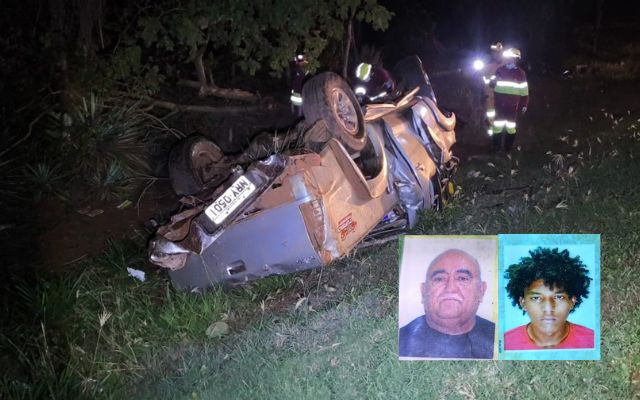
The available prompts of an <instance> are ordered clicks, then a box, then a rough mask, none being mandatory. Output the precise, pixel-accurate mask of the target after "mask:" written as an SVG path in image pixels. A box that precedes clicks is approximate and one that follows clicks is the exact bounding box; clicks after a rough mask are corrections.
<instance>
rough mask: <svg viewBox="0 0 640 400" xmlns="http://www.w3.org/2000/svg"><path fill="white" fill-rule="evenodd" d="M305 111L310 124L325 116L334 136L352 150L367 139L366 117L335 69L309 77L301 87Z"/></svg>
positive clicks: (362, 146) (363, 143)
mask: <svg viewBox="0 0 640 400" xmlns="http://www.w3.org/2000/svg"><path fill="white" fill-rule="evenodd" d="M302 98H303V103H302V112H303V114H304V118H305V120H306V121H307V123H308V124H309V125H311V124H313V123H314V122H316V121H317V120H319V119H323V120H324V122H325V124H326V125H327V128H328V129H329V132H330V133H331V135H332V136H334V137H335V138H337V139H338V140H340V142H341V143H342V144H343V145H344V146H345V147H346V148H347V150H349V151H350V152H358V151H360V150H362V149H363V148H364V146H365V144H366V142H367V135H366V132H365V129H364V117H363V115H362V109H361V108H360V105H359V104H358V100H357V99H356V95H355V94H354V93H353V91H352V90H351V87H349V84H348V83H347V82H346V81H345V80H344V79H342V78H341V77H340V75H337V74H335V73H333V72H324V73H322V74H319V75H316V76H314V77H313V78H311V79H309V80H308V81H307V83H305V85H304V87H303V88H302Z"/></svg>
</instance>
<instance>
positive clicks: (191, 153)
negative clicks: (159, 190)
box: [169, 136, 231, 196]
mask: <svg viewBox="0 0 640 400" xmlns="http://www.w3.org/2000/svg"><path fill="white" fill-rule="evenodd" d="M223 158H224V154H223V153H222V150H220V148H219V147H218V146H216V144H215V143H213V142H212V141H210V140H208V139H207V138H205V137H202V136H191V137H188V138H186V139H183V140H181V141H179V142H178V143H177V144H176V145H175V146H174V147H173V148H172V149H171V152H170V153H169V178H170V180H171V186H172V187H173V190H174V191H175V192H176V194H178V195H180V196H185V195H192V194H196V193H199V192H201V191H203V190H204V189H206V188H209V187H212V186H214V185H215V186H217V185H218V184H220V183H221V182H222V181H224V180H225V179H226V178H227V177H228V176H229V174H230V173H231V172H230V170H229V168H228V166H227V165H224V164H223V163H222V160H223Z"/></svg>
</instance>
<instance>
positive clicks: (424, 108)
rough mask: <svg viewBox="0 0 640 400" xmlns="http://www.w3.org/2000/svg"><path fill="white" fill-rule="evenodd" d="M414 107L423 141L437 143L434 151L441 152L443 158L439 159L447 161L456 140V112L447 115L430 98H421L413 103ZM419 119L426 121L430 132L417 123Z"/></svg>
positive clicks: (414, 116) (435, 152)
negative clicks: (449, 115)
mask: <svg viewBox="0 0 640 400" xmlns="http://www.w3.org/2000/svg"><path fill="white" fill-rule="evenodd" d="M412 109H413V118H414V121H415V122H416V127H417V128H418V130H419V131H420V132H419V133H420V136H421V138H422V140H423V142H424V143H425V144H426V145H429V144H430V143H435V145H437V149H434V150H435V151H433V153H434V154H441V160H438V161H439V162H442V163H443V164H444V163H447V162H448V161H449V160H450V159H451V156H452V154H451V146H453V144H454V143H455V142H456V134H455V131H454V130H453V129H454V127H455V124H456V118H455V114H452V116H451V117H445V116H444V115H443V114H442V112H440V110H439V109H438V106H437V105H436V103H435V102H433V101H432V100H431V99H428V98H425V99H421V101H419V102H418V103H416V104H415V105H413V107H412ZM418 119H421V120H422V121H423V122H424V124H425V125H426V128H427V130H428V132H425V131H424V126H421V125H422V124H417V121H418ZM427 133H428V136H427Z"/></svg>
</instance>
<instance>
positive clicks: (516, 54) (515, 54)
mask: <svg viewBox="0 0 640 400" xmlns="http://www.w3.org/2000/svg"><path fill="white" fill-rule="evenodd" d="M502 57H504V58H507V59H514V58H520V57H521V55H520V50H518V49H516V48H515V47H512V48H510V49H507V50H505V51H504V52H503V53H502Z"/></svg>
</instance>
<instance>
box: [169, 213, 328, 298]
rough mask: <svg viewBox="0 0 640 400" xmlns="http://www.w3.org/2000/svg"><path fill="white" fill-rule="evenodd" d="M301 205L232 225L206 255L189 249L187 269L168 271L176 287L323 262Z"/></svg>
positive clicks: (242, 278) (228, 280)
mask: <svg viewBox="0 0 640 400" xmlns="http://www.w3.org/2000/svg"><path fill="white" fill-rule="evenodd" d="M302 203H304V201H293V202H291V203H288V204H284V205H282V206H280V207H275V208H273V209H270V210H269V211H268V212H262V213H257V214H255V215H253V216H250V217H248V218H245V219H243V220H242V221H240V222H238V223H235V224H232V225H230V226H229V227H227V228H226V229H225V230H224V232H223V233H222V234H221V235H220V236H219V237H217V239H216V240H215V241H213V242H212V243H211V245H210V246H208V247H207V249H206V250H205V251H204V252H203V253H202V254H194V253H190V254H189V256H188V258H187V260H186V265H185V267H184V268H182V269H179V270H175V271H171V272H170V275H171V280H172V281H173V284H174V286H176V288H178V289H192V288H195V287H199V288H203V287H207V286H210V285H212V284H213V283H215V282H225V283H227V284H231V285H234V284H240V283H243V282H246V281H249V280H252V279H255V278H259V277H264V276H268V275H273V274H285V273H290V272H295V271H300V270H303V269H308V268H316V267H318V266H320V265H322V264H323V261H322V260H321V259H320V258H319V257H318V255H317V253H316V251H315V249H314V247H313V245H312V243H311V240H310V239H309V236H308V233H307V228H306V226H305V224H304V219H303V218H302V215H301V212H300V205H301V204H302Z"/></svg>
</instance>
